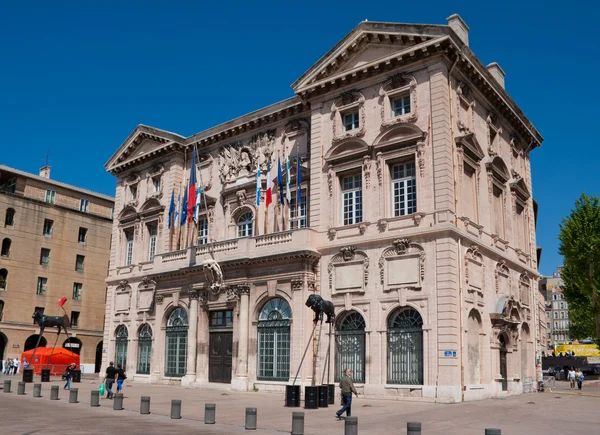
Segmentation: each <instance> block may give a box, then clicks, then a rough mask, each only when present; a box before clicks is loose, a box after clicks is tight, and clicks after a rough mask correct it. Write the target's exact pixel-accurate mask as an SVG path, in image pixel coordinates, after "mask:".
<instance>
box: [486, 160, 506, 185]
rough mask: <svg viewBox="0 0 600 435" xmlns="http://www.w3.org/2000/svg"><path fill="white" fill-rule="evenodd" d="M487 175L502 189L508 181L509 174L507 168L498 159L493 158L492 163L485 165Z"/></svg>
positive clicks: (502, 161)
mask: <svg viewBox="0 0 600 435" xmlns="http://www.w3.org/2000/svg"><path fill="white" fill-rule="evenodd" d="M485 167H486V170H487V171H488V174H489V175H491V177H492V178H493V179H494V181H496V183H497V184H499V185H500V186H499V187H501V188H504V184H505V183H506V182H507V181H508V180H510V172H509V171H508V167H507V166H506V164H505V163H504V160H502V159H501V158H500V157H494V158H493V159H492V161H490V162H487V163H486V164H485Z"/></svg>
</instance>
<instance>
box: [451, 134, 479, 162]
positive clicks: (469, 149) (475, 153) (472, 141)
mask: <svg viewBox="0 0 600 435" xmlns="http://www.w3.org/2000/svg"><path fill="white" fill-rule="evenodd" d="M456 146H457V148H458V149H460V150H462V152H463V153H464V155H465V156H467V157H468V158H470V159H471V160H472V161H473V162H475V163H479V162H480V161H481V160H482V159H483V158H484V157H485V154H484V153H483V150H482V149H481V146H480V145H479V142H478V141H477V137H476V136H475V133H468V134H465V135H464V136H458V137H457V138H456Z"/></svg>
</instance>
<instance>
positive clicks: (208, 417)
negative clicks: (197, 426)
mask: <svg viewBox="0 0 600 435" xmlns="http://www.w3.org/2000/svg"><path fill="white" fill-rule="evenodd" d="M216 411H217V405H215V404H214V403H207V404H205V405H204V424H215V414H216Z"/></svg>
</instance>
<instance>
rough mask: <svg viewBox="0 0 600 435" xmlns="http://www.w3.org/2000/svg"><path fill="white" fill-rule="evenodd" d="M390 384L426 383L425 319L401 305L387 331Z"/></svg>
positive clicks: (391, 319) (392, 317)
mask: <svg viewBox="0 0 600 435" xmlns="http://www.w3.org/2000/svg"><path fill="white" fill-rule="evenodd" d="M387 338H388V340H387V341H388V342H387V347H388V358H387V360H388V361H387V364H388V375H387V378H388V379H387V381H388V383H389V384H411V385H421V384H423V319H422V318H421V315H420V314H419V313H418V312H417V311H416V310H414V309H412V308H399V309H398V310H396V311H394V312H393V313H392V315H391V316H390V317H389V321H388V330H387Z"/></svg>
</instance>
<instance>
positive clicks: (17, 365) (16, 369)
mask: <svg viewBox="0 0 600 435" xmlns="http://www.w3.org/2000/svg"><path fill="white" fill-rule="evenodd" d="M20 362H21V361H19V360H18V359H15V371H14V372H13V375H16V374H17V373H19V363H20Z"/></svg>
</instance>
